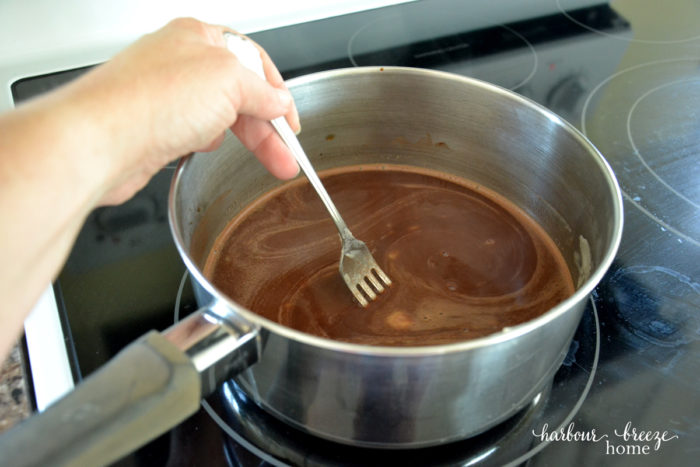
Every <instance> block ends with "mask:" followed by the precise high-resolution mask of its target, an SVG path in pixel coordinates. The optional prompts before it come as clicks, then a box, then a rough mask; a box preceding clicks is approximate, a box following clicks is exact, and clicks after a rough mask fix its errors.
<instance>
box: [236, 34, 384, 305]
mask: <svg viewBox="0 0 700 467" xmlns="http://www.w3.org/2000/svg"><path fill="white" fill-rule="evenodd" d="M224 39H225V40H226V46H227V48H228V49H229V50H230V51H231V52H233V53H234V54H235V55H236V57H237V58H238V60H239V61H240V62H241V64H242V65H243V66H245V67H246V68H248V69H250V70H252V71H254V72H255V73H256V74H257V75H258V76H260V77H261V78H262V79H265V72H264V70H263V63H262V59H261V58H260V52H259V51H258V49H257V48H256V47H255V45H253V43H252V42H251V41H250V40H249V39H248V38H246V37H245V36H242V35H239V34H234V33H231V32H225V33H224ZM271 123H272V126H273V127H274V129H275V131H277V133H278V134H279V135H280V137H281V138H282V141H284V143H285V144H286V145H287V147H289V149H290V150H291V152H292V154H293V155H294V158H295V159H296V161H297V163H298V164H299V167H301V170H303V171H304V174H305V175H306V178H308V179H309V182H311V185H312V186H313V187H314V189H315V190H316V193H317V194H318V196H319V197H320V198H321V201H323V204H324V206H326V209H327V210H328V213H329V214H330V215H331V218H332V219H333V222H335V226H336V227H337V228H338V233H339V234H340V241H341V244H342V249H341V253H340V266H339V270H340V275H341V277H342V278H343V280H344V281H345V285H347V286H348V289H350V292H351V293H352V294H353V296H354V297H355V299H356V300H357V301H358V302H359V303H360V305H361V306H362V307H366V306H367V305H368V304H369V302H370V301H373V300H375V299H376V298H377V294H380V293H382V292H383V291H384V290H385V289H384V288H385V286H387V287H388V286H390V285H391V279H389V276H387V275H386V273H385V272H384V271H382V269H381V268H380V267H379V265H378V264H377V262H376V261H375V260H374V257H373V256H372V253H371V252H370V251H369V248H367V245H365V243H364V242H363V241H361V240H358V239H357V238H355V236H354V235H353V234H352V232H350V229H349V228H348V226H347V225H346V224H345V221H344V220H343V218H342V217H341V216H340V212H338V209H337V208H336V207H335V204H333V201H332V200H331V197H330V196H329V195H328V192H327V191H326V189H325V187H324V186H323V183H321V180H320V179H319V178H318V175H317V174H316V170H314V168H313V166H312V165H311V161H310V160H309V158H308V157H307V155H306V153H305V152H304V149H303V148H302V147H301V144H300V143H299V140H298V139H297V137H296V135H295V134H294V131H292V129H291V127H290V126H289V124H288V123H287V120H286V119H285V117H284V116H282V117H277V118H275V119H274V120H271ZM368 298H369V301H368V300H367V299H368Z"/></svg>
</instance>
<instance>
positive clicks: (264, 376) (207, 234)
mask: <svg viewBox="0 0 700 467" xmlns="http://www.w3.org/2000/svg"><path fill="white" fill-rule="evenodd" d="M289 86H290V88H291V90H292V92H293V94H294V97H295V99H296V102H297V106H298V108H299V112H300V115H301V119H302V123H303V128H304V130H303V132H302V134H301V135H300V139H301V142H302V144H303V146H304V148H305V149H306V151H307V153H308V154H309V156H310V157H311V159H312V160H313V163H314V165H315V167H316V168H317V169H319V170H322V169H327V168H330V167H335V166H342V165H349V164H359V163H377V162H380V163H381V162H386V163H400V164H408V165H414V166H418V167H426V168H431V169H437V170H441V171H443V172H448V173H452V174H456V175H459V176H463V177H466V178H468V179H471V180H473V181H475V182H478V183H479V184H481V185H483V186H485V187H488V188H491V189H493V190H495V191H497V192H499V193H501V194H502V195H504V196H506V197H507V198H509V199H510V200H511V201H513V202H515V203H516V204H517V205H519V206H520V207H522V208H523V209H525V210H526V211H527V212H528V213H529V214H530V215H531V216H532V217H533V218H534V219H535V220H537V221H538V222H539V223H540V224H541V225H542V226H543V227H544V228H545V230H546V231H547V232H548V233H549V235H550V236H551V237H552V238H553V239H554V241H555V243H556V244H557V246H558V247H559V248H560V250H561V252H562V253H563V255H564V258H565V260H566V262H567V265H568V267H569V269H570V271H571V273H572V275H573V277H574V281H575V283H576V292H575V294H574V295H573V296H572V297H570V298H569V299H567V300H566V301H564V302H563V303H561V304H560V305H558V306H556V307H554V308H553V309H551V310H549V311H548V312H547V313H545V314H544V315H542V316H540V317H538V318H536V319H534V320H532V321H529V322H526V323H524V324H521V325H518V326H515V327H512V328H508V329H503V330H501V331H499V332H496V333H495V334H492V335H490V336H487V337H484V338H480V339H475V340H469V341H464V342H459V343H455V344H450V345H441V346H428V347H409V348H390V347H371V346H364V345H356V344H348V343H342V342H336V341H332V340H328V339H323V338H319V337H314V336H310V335H307V334H303V333H301V332H298V331H295V330H293V329H289V328H286V327H284V326H281V325H279V324H276V323H273V322H271V321H268V320H266V319H264V318H262V317H260V316H259V315H256V314H255V313H253V312H251V311H249V310H246V309H244V308H243V307H242V306H240V305H239V304H237V303H235V302H233V301H232V300H230V299H228V298H227V297H226V296H224V295H222V294H221V293H220V292H219V291H218V290H217V289H216V288H215V287H214V286H212V285H211V284H210V283H209V282H208V281H207V279H206V278H204V277H203V275H202V273H201V266H202V262H203V260H204V258H205V256H206V254H207V253H208V249H209V248H210V247H211V245H212V243H213V240H214V239H215V237H216V236H217V235H218V234H219V233H220V232H221V229H222V228H223V227H224V226H225V225H226V223H227V222H228V221H229V220H230V219H231V217H232V216H234V215H235V214H236V213H237V212H238V210H240V209H241V208H243V207H244V206H246V205H247V204H248V203H249V202H251V201H252V200H254V199H255V198H256V197H258V196H259V195H260V194H262V193H263V192H265V191H267V190H269V189H270V188H272V187H273V186H275V185H276V184H277V183H279V182H277V181H275V180H273V179H272V177H271V176H269V175H268V174H267V173H266V172H265V171H264V169H263V168H262V167H261V166H260V165H259V164H258V162H257V161H256V160H255V159H254V158H253V157H252V156H250V155H249V154H248V153H247V151H246V150H245V149H244V148H243V147H242V146H241V145H240V143H239V142H238V141H237V140H236V139H235V138H233V137H230V138H228V139H227V140H226V141H225V143H224V145H223V146H222V147H221V148H220V149H219V150H218V151H216V152H215V153H214V154H195V155H193V156H191V157H188V158H186V159H185V160H184V161H183V162H182V163H181V164H180V166H179V167H178V169H177V171H176V174H175V177H174V180H173V184H172V187H171V193H170V205H169V214H170V222H171V226H172V231H173V236H174V238H175V243H176V245H177V247H178V249H179V251H180V253H181V255H182V258H183V259H184V261H185V264H186V265H187V268H188V269H189V271H190V273H191V274H192V277H193V282H194V288H195V292H196V297H197V300H198V302H199V303H200V305H201V306H202V307H203V308H202V309H201V310H199V311H198V312H196V313H195V314H193V315H191V316H190V317H188V318H187V319H186V320H184V321H182V322H180V323H178V324H176V325H174V326H173V327H171V328H170V329H168V330H166V331H164V332H155V331H154V332H152V333H151V334H149V335H147V336H145V337H144V338H142V339H141V340H139V341H137V342H135V343H133V344H131V345H130V346H129V347H127V348H126V349H125V350H123V351H122V352H121V353H120V354H119V355H117V356H116V357H115V358H114V359H113V360H112V361H111V362H110V363H108V364H107V365H106V366H105V367H104V368H103V369H101V370H100V371H98V372H97V373H96V374H95V375H94V376H92V377H90V378H88V379H87V380H86V381H85V382H84V383H82V384H81V385H80V386H79V387H78V388H77V389H76V390H75V391H74V392H73V393H71V394H69V395H68V396H67V397H66V398H64V399H63V400H61V401H59V402H58V403H57V404H55V405H54V406H53V407H51V408H49V409H48V410H47V411H46V412H44V413H43V414H40V415H38V416H35V417H32V418H31V419H30V420H28V421H27V422H25V423H23V424H22V425H21V426H19V427H18V428H16V429H14V430H11V432H10V433H9V434H7V435H5V436H3V437H2V438H0V452H1V453H2V456H3V457H4V458H5V459H4V460H6V461H7V460H8V459H9V460H10V461H11V462H10V463H11V464H12V465H33V464H37V465H43V464H61V463H71V462H72V463H74V464H76V465H90V464H104V463H108V462H109V461H112V460H114V459H117V458H118V457H120V456H122V455H124V454H126V453H128V452H130V451H131V450H133V449H135V448H136V447H138V446H139V445H141V444H143V443H145V442H146V441H148V440H149V439H151V438H153V437H155V436H157V435H158V434H160V433H162V432H164V431H166V430H167V429H169V428H170V427H172V426H173V425H175V424H177V423H178V422H179V421H181V420H183V419H184V418H186V417H187V416H188V415H190V414H192V413H193V412H194V411H196V410H197V408H198V406H199V400H200V398H201V397H203V396H205V395H207V394H209V393H211V392H212V391H214V390H216V388H217V387H218V385H219V384H220V383H221V382H222V381H223V380H226V379H228V378H231V377H236V378H237V379H238V382H239V384H240V385H241V387H242V388H243V389H244V390H245V391H246V392H247V394H248V396H249V397H250V398H251V399H252V400H254V401H255V402H256V403H258V404H259V405H260V406H261V407H263V408H264V409H265V410H266V411H268V412H269V413H271V414H273V415H275V416H277V417H278V418H280V419H282V420H284V421H285V422H287V423H289V424H290V425H293V426H295V427H297V428H300V429H302V430H305V431H307V432H309V433H312V434H314V435H317V436H320V437H323V438H326V439H330V440H334V441H338V442H341V443H345V444H350V445H357V446H371V447H378V448H387V449H400V448H401V449H403V448H418V447H422V446H432V445H437V444H441V443H447V442H450V441H453V440H459V439H463V438H466V437H469V436H471V435H474V434H476V433H479V432H481V431H484V430H486V429H488V428H489V427H491V426H493V425H495V424H497V423H499V422H501V421H503V420H505V419H506V418H508V417H509V416H511V415H513V414H514V413H515V412H516V411H518V410H519V409H520V408H522V407H523V406H524V405H526V404H527V403H528V402H529V401H530V400H531V399H532V398H533V397H534V395H535V394H537V392H538V391H539V390H540V389H541V388H542V387H543V386H544V385H545V384H546V383H547V382H548V381H549V380H551V378H552V377H553V375H554V373H555V372H556V370H557V368H558V367H559V365H560V364H561V362H562V360H563V358H564V356H565V354H566V352H567V349H568V347H569V343H570V341H571V338H572V336H573V333H574V331H575V330H576V327H577V325H578V323H579V320H580V318H581V314H582V312H583V309H584V305H585V301H586V299H587V297H588V295H589V293H590V292H591V291H592V290H593V288H594V287H595V286H596V284H597V283H598V282H599V281H600V279H601V278H602V276H603V274H604V273H605V271H606V270H607V268H608V266H609V265H610V263H611V262H612V260H613V257H614V256H615V253H616V251H617V248H618V245H619V242H620V238H621V233H622V198H621V195H620V190H619V188H618V185H617V182H616V180H615V177H614V174H613V173H612V171H611V169H610V167H609V166H608V164H607V163H606V161H605V160H604V158H603V157H602V156H601V155H600V154H599V153H598V151H597V150H596V149H595V148H594V147H593V146H592V145H591V144H590V142H588V141H587V140H586V138H585V137H583V136H582V135H581V134H580V133H579V132H578V131H576V130H575V129H574V128H573V127H572V126H571V125H569V124H567V123H566V122H563V121H562V120H561V119H559V118H558V117H557V116H556V115H554V114H552V113H551V112H549V111H548V110H546V109H544V108H542V107H540V106H538V105H537V104H534V103H532V102H531V101H529V100H527V99H524V98H522V97H520V96H518V95H516V94H514V93H511V92H509V91H506V90H503V89H501V88H498V87H495V86H492V85H489V84H486V83H483V82H480V81H476V80H472V79H468V78H464V77H460V76H456V75H452V74H446V73H441V72H436V71H427V70H418V69H408V68H355V69H347V70H336V71H330V72H323V73H318V74H313V75H309V76H305V77H301V78H296V79H294V80H292V81H290V82H289ZM329 135H333V137H332V138H331V137H328V136H329ZM359 312H361V311H359ZM378 421H381V423H378ZM37 440H41V441H40V442H39V443H37V442H36V441H37Z"/></svg>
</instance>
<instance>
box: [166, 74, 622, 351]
mask: <svg viewBox="0 0 700 467" xmlns="http://www.w3.org/2000/svg"><path fill="white" fill-rule="evenodd" d="M367 73H384V74H386V75H389V74H391V73H399V74H414V75H420V76H424V77H433V78H436V79H445V80H456V81H461V82H464V83H465V84H467V85H469V86H476V87H479V88H482V89H483V90H484V92H491V93H497V94H500V95H502V96H503V97H504V98H507V99H511V100H513V102H515V103H517V104H519V105H522V106H526V107H529V108H530V109H532V110H535V111H536V112H538V113H540V114H542V116H543V117H546V118H547V119H549V120H550V121H551V122H553V123H555V124H556V125H557V126H558V127H559V128H561V130H562V131H565V132H567V133H569V134H570V135H571V136H573V137H574V138H575V139H576V141H577V142H578V144H580V145H581V146H583V147H584V148H585V149H586V151H587V152H588V154H589V155H590V156H591V157H592V158H593V159H594V161H595V162H596V164H597V166H598V168H599V170H600V171H601V172H602V174H603V175H604V177H605V180H606V182H607V187H608V189H609V191H610V194H611V195H612V198H613V200H612V204H613V206H612V210H613V216H612V222H613V232H612V238H611V241H610V243H609V244H608V246H607V249H606V252H605V255H604V256H603V258H602V260H601V262H600V264H598V266H597V267H596V268H595V269H594V270H593V271H592V272H591V274H590V275H589V277H588V278H587V279H586V280H585V281H584V282H583V284H581V285H580V286H579V287H577V289H576V291H575V292H574V294H573V295H571V296H570V297H568V298H567V299H566V300H564V301H562V302H561V303H559V304H558V305H556V306H554V307H553V308H551V309H549V310H548V311H546V312H545V313H543V314H541V315H539V316H538V317H536V318H533V319H531V320H529V321H526V322H524V323H521V324H518V325H515V326H512V327H508V328H504V329H503V330H502V331H500V332H495V333H493V334H489V335H487V336H483V337H479V338H475V339H467V340H464V341H460V342H454V343H450V344H440V345H429V346H411V347H391V346H377V345H366V344H355V343H349V342H342V341H337V340H332V339H328V338H324V337H319V336H314V335H311V334H307V333H304V332H301V331H297V330H295V329H293V328H290V327H287V326H284V325H281V324H279V323H276V322H274V321H271V320H269V319H267V318H265V317H263V316H261V315H258V314H257V313H255V312H253V311H251V310H248V309H247V308H245V307H243V306H242V305H240V304H238V303H236V302H235V301H234V300H231V299H230V298H228V297H227V296H226V295H225V294H224V293H222V292H221V291H219V290H218V289H217V288H216V287H215V286H214V285H213V284H211V283H210V282H209V280H207V279H206V278H205V277H204V275H203V273H202V271H200V269H199V267H197V265H196V264H195V262H194V260H193V259H192V258H191V257H190V254H189V247H188V246H187V245H185V242H184V239H183V236H182V233H181V231H180V229H179V227H178V222H177V219H178V218H179V213H178V210H177V203H176V202H175V197H176V196H177V193H178V187H179V183H180V180H181V178H182V176H183V173H184V172H185V171H186V170H187V166H188V164H189V161H190V160H191V157H192V155H189V156H186V157H184V158H182V159H181V160H180V162H179V163H178V165H177V168H176V169H175V173H174V175H173V179H172V182H171V185H170V193H169V197H168V221H169V224H170V230H171V232H172V235H173V238H174V240H175V245H176V247H177V250H178V252H179V254H180V256H181V258H182V259H183V261H184V263H185V265H186V267H187V270H188V271H189V273H190V274H191V275H192V277H193V278H194V280H196V281H197V283H198V284H199V285H201V286H202V287H204V289H205V290H206V291H207V292H208V293H209V294H211V296H212V297H214V299H213V300H214V301H215V303H217V305H218V304H221V303H223V304H224V305H225V307H226V308H228V310H229V311H230V312H232V313H234V314H236V315H237V316H238V317H240V318H243V319H244V320H246V321H248V322H249V323H250V324H251V325H252V326H254V327H257V328H259V329H264V330H266V331H268V332H272V333H275V334H277V335H279V336H282V337H285V338H287V339H291V340H293V341H296V342H299V343H303V344H306V345H309V346H312V347H317V348H323V349H327V350H332V351H338V352H344V353H352V354H362V355H367V356H386V357H397V356H405V357H426V356H430V355H444V354H451V353H461V352H464V351H467V350H474V349H478V348H481V347H491V346H494V345H497V344H500V343H503V342H506V341H510V340H512V339H515V338H517V337H518V336H521V335H524V334H527V333H530V332H532V331H534V330H536V329H538V328H540V327H543V326H545V325H546V324H547V323H549V322H551V321H553V320H555V319H557V318H558V317H559V316H561V315H563V314H564V313H567V312H568V311H569V310H572V309H573V308H575V305H576V304H577V303H579V302H582V301H583V300H585V299H586V298H587V297H588V295H589V294H590V293H591V292H592V291H593V289H594V288H595V287H596V286H597V285H598V283H599V282H600V281H601V280H602V278H603V276H604V275H605V273H606V272H607V270H608V268H609V267H610V265H611V264H612V261H613V259H614V258H615V256H616V254H617V250H618V248H619V245H620V241H621V239H622V229H623V201H622V192H621V190H620V186H619V184H618V182H617V179H616V177H615V174H614V172H613V170H612V168H611V166H610V164H609V163H608V162H607V160H605V158H604V157H603V155H602V154H601V153H600V152H599V151H598V149H597V148H596V147H595V146H594V145H593V144H592V143H591V142H590V141H589V140H588V138H586V136H585V135H583V134H582V133H581V132H580V131H579V130H578V129H576V128H575V127H574V126H573V125H571V124H570V123H568V122H567V121H565V120H563V119H562V118H561V117H559V116H558V115H556V114H555V113H553V112H552V111H550V110H549V109H547V108H545V107H543V106H541V105H539V104H538V103H536V102H534V101H532V100H530V99H528V98H526V97H524V96H521V95H519V94H516V93H514V92H512V91H509V90H507V89H504V88H502V87H499V86H497V85H494V84H491V83H487V82H484V81H481V80H478V79H474V78H469V77H465V76H460V75H456V74H453V73H448V72H442V71H436V70H427V69H419V68H407V67H388V66H386V67H376V66H374V67H357V68H342V69H336V70H329V71H321V72H317V73H312V74H308V75H304V76H300V77H297V78H293V79H291V80H289V81H287V86H288V87H289V88H290V90H291V91H292V92H294V88H295V87H297V86H300V85H303V84H307V83H309V82H315V81H319V80H326V79H331V78H333V77H337V76H341V75H342V76H347V75H354V74H367ZM251 157H252V156H251ZM358 313H362V310H361V309H358Z"/></svg>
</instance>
